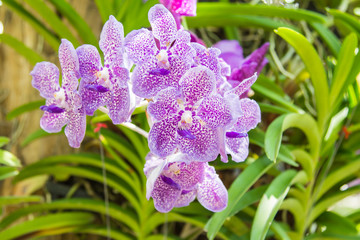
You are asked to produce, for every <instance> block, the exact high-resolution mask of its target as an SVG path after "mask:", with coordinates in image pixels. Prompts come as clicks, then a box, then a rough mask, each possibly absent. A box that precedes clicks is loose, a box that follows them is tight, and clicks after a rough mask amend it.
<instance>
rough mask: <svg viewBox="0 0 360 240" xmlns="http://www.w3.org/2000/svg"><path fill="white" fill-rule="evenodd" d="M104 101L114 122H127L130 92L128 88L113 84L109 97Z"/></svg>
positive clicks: (129, 114) (129, 113)
mask: <svg viewBox="0 0 360 240" xmlns="http://www.w3.org/2000/svg"><path fill="white" fill-rule="evenodd" d="M109 100H110V101H109V102H107V103H106V105H107V107H108V109H109V117H110V119H111V120H112V121H113V123H114V124H120V123H123V122H127V121H128V120H129V118H130V116H131V112H130V92H129V88H128V87H127V86H126V87H121V86H119V85H118V84H115V85H113V87H112V89H111V98H109Z"/></svg>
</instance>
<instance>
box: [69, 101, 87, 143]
mask: <svg viewBox="0 0 360 240" xmlns="http://www.w3.org/2000/svg"><path fill="white" fill-rule="evenodd" d="M68 114H69V123H68V124H67V125H66V127H65V135H66V137H67V139H68V141H69V145H70V147H73V148H79V147H80V144H81V142H82V140H83V139H84V137H85V130H86V114H85V110H84V109H83V108H78V109H73V110H72V111H70V112H69V113H68Z"/></svg>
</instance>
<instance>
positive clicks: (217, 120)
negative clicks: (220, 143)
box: [197, 94, 232, 128]
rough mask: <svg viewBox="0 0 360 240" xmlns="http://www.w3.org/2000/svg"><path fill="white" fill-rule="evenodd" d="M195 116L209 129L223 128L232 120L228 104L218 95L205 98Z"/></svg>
mask: <svg viewBox="0 0 360 240" xmlns="http://www.w3.org/2000/svg"><path fill="white" fill-rule="evenodd" d="M197 115H198V116H199V117H201V119H202V120H204V121H205V122H206V123H207V125H208V126H209V127H211V128H217V127H221V126H225V125H227V124H229V123H230V122H231V120H232V112H231V107H230V103H228V102H227V101H226V100H225V99H224V98H223V97H222V96H220V95H218V94H217V95H214V96H211V97H207V98H205V99H204V100H203V101H202V103H201V105H200V106H199V108H198V113H197Z"/></svg>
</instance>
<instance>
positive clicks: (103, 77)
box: [96, 67, 110, 88]
mask: <svg viewBox="0 0 360 240" xmlns="http://www.w3.org/2000/svg"><path fill="white" fill-rule="evenodd" d="M96 76H97V78H98V79H99V84H101V85H103V86H104V87H106V88H110V81H109V79H110V73H109V69H108V68H107V67H104V68H103V70H101V71H99V72H97V73H96Z"/></svg>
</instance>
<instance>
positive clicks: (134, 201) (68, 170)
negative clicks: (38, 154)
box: [14, 166, 142, 214]
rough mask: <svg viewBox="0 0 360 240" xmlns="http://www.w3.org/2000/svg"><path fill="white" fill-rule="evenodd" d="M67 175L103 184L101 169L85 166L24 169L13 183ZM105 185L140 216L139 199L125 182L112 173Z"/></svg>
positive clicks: (108, 175) (108, 174)
mask: <svg viewBox="0 0 360 240" xmlns="http://www.w3.org/2000/svg"><path fill="white" fill-rule="evenodd" d="M59 173H61V174H67V175H72V176H78V177H84V178H87V179H91V180H94V181H98V182H100V183H103V175H102V171H101V169H98V168H92V167H85V166H76V167H70V166H56V167H53V166H39V167H37V168H24V169H23V170H22V171H21V172H20V174H19V175H17V176H16V178H15V179H14V181H15V182H19V181H21V180H23V179H26V178H30V177H33V176H38V175H45V174H46V175H57V174H59ZM106 176H107V180H106V181H107V184H108V185H109V187H112V188H114V189H115V190H116V191H118V192H119V193H120V194H121V195H123V197H124V198H126V199H127V200H128V201H129V202H131V205H132V206H133V207H134V208H135V210H136V211H137V213H138V214H141V212H142V210H141V207H140V203H139V199H138V198H137V197H136V196H135V194H134V192H133V191H135V190H134V189H131V188H130V187H129V186H128V184H124V183H125V182H121V181H119V178H117V176H115V175H114V174H112V173H107V175H106Z"/></svg>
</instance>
